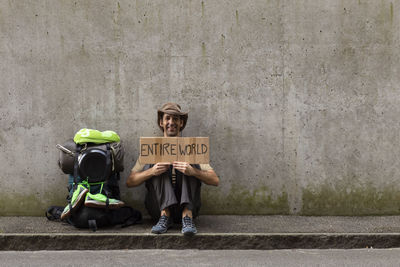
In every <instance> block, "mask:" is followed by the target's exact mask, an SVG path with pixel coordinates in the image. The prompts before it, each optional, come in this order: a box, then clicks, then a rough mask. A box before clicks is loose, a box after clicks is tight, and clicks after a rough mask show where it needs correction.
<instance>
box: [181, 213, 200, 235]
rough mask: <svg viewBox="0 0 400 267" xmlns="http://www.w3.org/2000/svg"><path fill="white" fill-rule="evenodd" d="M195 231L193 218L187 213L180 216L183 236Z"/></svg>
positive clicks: (192, 233)
mask: <svg viewBox="0 0 400 267" xmlns="http://www.w3.org/2000/svg"><path fill="white" fill-rule="evenodd" d="M196 233H197V229H196V225H194V222H193V219H192V218H190V217H189V216H188V215H186V216H185V217H183V218H182V234H184V235H185V236H192V235H195V234H196Z"/></svg>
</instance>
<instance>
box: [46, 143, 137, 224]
mask: <svg viewBox="0 0 400 267" xmlns="http://www.w3.org/2000/svg"><path fill="white" fill-rule="evenodd" d="M57 148H58V149H60V150H61V151H60V156H59V160H58V165H59V167H60V168H61V170H62V171H63V172H64V173H66V174H73V177H74V183H73V184H70V185H69V187H68V190H69V195H68V197H67V200H68V203H70V200H71V198H72V194H73V191H74V190H75V189H76V186H77V185H78V183H80V182H82V181H83V180H84V181H85V182H86V183H87V184H88V185H89V190H90V193H94V194H97V193H101V194H103V195H105V196H106V197H107V198H114V199H118V200H120V191H119V180H120V174H119V172H120V171H122V170H123V169H124V166H123V157H124V150H123V146H122V143H121V142H118V143H105V144H100V145H97V144H92V143H86V144H83V145H77V144H76V143H75V142H74V141H73V140H72V139H71V140H68V141H67V142H65V144H64V145H63V146H62V145H57ZM81 177H82V178H81ZM107 201H108V200H107ZM107 204H108V202H107ZM63 210H64V207H58V206H51V207H49V208H48V210H47V211H46V217H47V218H48V219H49V220H59V219H60V215H61V213H62V212H63ZM141 219H142V214H141V213H140V211H138V210H135V209H133V208H131V207H127V206H125V207H122V208H119V209H117V210H110V209H108V208H107V207H106V209H101V208H91V207H86V206H84V205H82V206H81V207H79V208H77V209H75V210H73V211H72V214H71V216H70V217H69V218H68V219H67V222H68V223H70V224H72V225H74V226H75V227H77V228H90V229H92V230H93V231H95V230H97V228H98V227H105V226H112V225H117V224H121V225H122V226H128V225H132V224H135V223H138V222H140V221H141Z"/></svg>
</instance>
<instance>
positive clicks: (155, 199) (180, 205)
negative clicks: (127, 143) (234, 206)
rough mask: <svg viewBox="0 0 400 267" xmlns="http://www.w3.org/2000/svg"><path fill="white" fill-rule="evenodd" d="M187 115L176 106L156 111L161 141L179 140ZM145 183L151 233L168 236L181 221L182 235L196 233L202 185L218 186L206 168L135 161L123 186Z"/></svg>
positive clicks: (209, 168) (207, 166) (214, 176)
mask: <svg viewBox="0 0 400 267" xmlns="http://www.w3.org/2000/svg"><path fill="white" fill-rule="evenodd" d="M187 119H188V113H187V112H182V111H181V107H180V106H179V105H178V104H175V103H166V104H164V105H163V106H162V108H161V109H159V110H158V117H157V124H158V126H159V127H160V129H161V130H162V131H163V133H164V137H179V136H180V133H181V132H182V130H183V129H184V128H185V126H186V122H187ZM143 182H146V188H147V194H146V199H145V206H146V209H147V210H148V212H149V214H150V216H151V217H152V218H153V219H155V220H158V223H157V224H156V225H155V226H153V228H152V229H151V232H152V233H154V234H162V233H165V232H167V230H168V228H170V227H171V226H172V224H173V222H175V223H178V222H179V221H180V220H181V221H182V233H183V234H184V235H189V236H190V235H194V234H196V233H197V230H196V226H195V224H194V222H193V218H195V217H196V216H197V215H198V213H199V210H200V206H201V203H200V189H201V188H200V187H201V182H204V183H205V184H208V185H214V186H217V185H218V183H219V178H218V176H217V175H216V173H215V172H214V170H213V169H212V168H211V167H210V165H209V164H200V165H190V164H189V163H187V162H177V161H176V162H173V164H170V163H169V162H159V163H157V164H154V165H148V164H147V165H142V164H141V163H140V161H139V160H138V161H137V162H136V164H135V166H134V167H133V169H132V172H131V174H130V175H129V177H128V179H127V181H126V184H127V186H128V187H134V186H138V185H140V184H142V183H143Z"/></svg>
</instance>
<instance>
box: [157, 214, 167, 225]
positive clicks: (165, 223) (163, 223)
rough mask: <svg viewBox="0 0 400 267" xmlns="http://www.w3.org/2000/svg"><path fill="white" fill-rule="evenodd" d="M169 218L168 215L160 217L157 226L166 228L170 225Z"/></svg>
mask: <svg viewBox="0 0 400 267" xmlns="http://www.w3.org/2000/svg"><path fill="white" fill-rule="evenodd" d="M168 219H169V218H168V217H167V216H166V215H163V216H161V217H160V219H159V220H158V223H157V226H162V227H165V226H167V224H168Z"/></svg>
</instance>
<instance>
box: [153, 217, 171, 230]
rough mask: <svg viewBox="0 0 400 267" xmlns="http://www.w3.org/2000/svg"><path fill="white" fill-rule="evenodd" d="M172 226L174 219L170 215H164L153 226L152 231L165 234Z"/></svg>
mask: <svg viewBox="0 0 400 267" xmlns="http://www.w3.org/2000/svg"><path fill="white" fill-rule="evenodd" d="M171 226H172V220H171V219H170V218H169V217H168V216H166V215H162V216H161V217H160V219H159V220H158V223H157V224H156V225H154V226H153V227H152V228H151V232H152V233H153V234H163V233H166V232H167V231H168V229H169V228H170V227H171Z"/></svg>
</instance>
